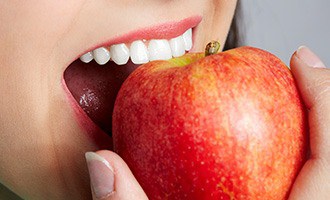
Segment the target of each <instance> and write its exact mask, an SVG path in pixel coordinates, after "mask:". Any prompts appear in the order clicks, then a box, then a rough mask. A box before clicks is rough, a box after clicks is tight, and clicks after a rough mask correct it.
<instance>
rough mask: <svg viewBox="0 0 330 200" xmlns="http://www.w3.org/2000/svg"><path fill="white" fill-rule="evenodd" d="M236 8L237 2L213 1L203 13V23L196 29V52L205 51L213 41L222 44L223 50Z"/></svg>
mask: <svg viewBox="0 0 330 200" xmlns="http://www.w3.org/2000/svg"><path fill="white" fill-rule="evenodd" d="M235 8H236V1H234V0H233V1H223V0H221V1H219V0H218V1H211V2H210V3H209V4H208V5H207V6H206V9H205V11H204V13H203V21H202V23H201V24H200V25H199V26H198V27H197V28H196V35H195V47H194V51H198V52H201V51H204V48H205V46H206V44H207V43H209V42H210V41H211V40H217V41H219V42H220V45H221V47H220V48H221V49H222V48H223V46H224V45H225V41H226V37H227V34H228V31H229V28H230V24H231V21H232V18H233V15H234V11H235Z"/></svg>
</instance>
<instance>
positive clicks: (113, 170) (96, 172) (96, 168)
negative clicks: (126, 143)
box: [85, 150, 148, 200]
mask: <svg viewBox="0 0 330 200" xmlns="http://www.w3.org/2000/svg"><path fill="white" fill-rule="evenodd" d="M85 157H86V161H87V166H88V171H89V176H90V182H91V189H92V195H93V200H119V199H120V200H131V199H138V200H144V199H148V198H147V196H146V194H145V193H144V191H143V189H142V188H141V186H140V185H139V183H138V182H137V180H136V179H135V178H134V176H133V174H132V172H131V171H130V169H129V168H128V166H127V165H126V163H125V162H124V161H123V159H121V158H120V157H119V156H118V155H117V154H115V153H114V152H111V151H107V150H102V151H98V152H96V153H94V152H87V153H86V154H85Z"/></svg>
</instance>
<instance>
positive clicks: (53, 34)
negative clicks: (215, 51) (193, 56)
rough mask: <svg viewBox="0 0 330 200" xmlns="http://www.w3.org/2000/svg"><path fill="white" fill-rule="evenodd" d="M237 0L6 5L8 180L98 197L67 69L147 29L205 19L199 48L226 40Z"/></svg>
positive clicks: (1, 79) (2, 167) (91, 145)
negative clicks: (100, 46) (118, 38)
mask: <svg viewBox="0 0 330 200" xmlns="http://www.w3.org/2000/svg"><path fill="white" fill-rule="evenodd" d="M235 5H236V0H231V1H227V0H205V1H200V0H178V1H174V0H172V1H171V0H143V1H136V0H98V1H83V0H65V1H54V0H38V1H36V0H28V1H18V0H11V1H8V2H6V3H4V4H1V5H0V19H2V20H1V23H0V44H1V48H0V63H1V64H0V65H1V67H0V91H1V94H2V98H1V100H0V113H1V114H0V151H1V154H0V182H1V183H2V184H3V185H5V186H6V187H8V188H9V189H11V190H13V191H14V192H15V193H17V194H18V195H19V196H21V197H22V198H27V199H90V197H91V195H90V186H89V179H88V173H87V167H86V163H85V158H84V153H85V152H86V151H96V150H99V149H100V148H101V147H100V146H99V145H98V144H97V142H95V141H94V140H92V139H91V137H88V136H87V135H86V134H85V133H84V132H86V131H85V130H84V129H83V128H82V127H81V126H80V125H79V123H78V121H77V118H76V116H75V113H74V111H73V108H72V106H71V105H70V103H69V101H68V98H67V94H66V93H65V91H64V89H63V85H62V77H63V72H64V70H65V69H66V68H67V67H68V65H69V64H70V63H71V62H73V61H74V59H76V58H77V56H79V55H81V54H82V53H84V51H86V50H88V48H92V47H93V46H95V45H96V44H99V43H102V42H105V41H106V40H108V39H111V38H113V37H115V36H118V35H123V34H125V33H128V32H130V31H132V30H136V29H138V28H141V27H148V26H152V25H154V24H159V23H165V22H171V21H179V20H182V19H185V18H187V17H190V16H194V15H199V16H202V18H203V19H202V21H201V23H200V24H199V25H198V27H197V28H196V30H195V33H196V34H195V36H196V38H195V43H194V49H193V51H203V50H204V46H205V44H207V43H208V42H209V41H210V40H214V39H216V40H219V41H220V42H221V44H224V43H225V39H226V36H227V33H228V29H229V26H230V23H231V20H232V16H233V13H234V10H235Z"/></svg>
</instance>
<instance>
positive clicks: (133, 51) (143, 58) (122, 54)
mask: <svg viewBox="0 0 330 200" xmlns="http://www.w3.org/2000/svg"><path fill="white" fill-rule="evenodd" d="M148 43H149V44H148V46H146V44H145V43H144V42H143V41H142V40H136V41H134V42H132V43H131V44H130V47H129V48H128V47H127V45H126V44H124V43H122V44H115V45H112V46H110V48H105V47H100V48H97V49H95V50H93V51H91V52H87V53H86V54H84V55H82V56H81V57H80V60H81V61H82V62H84V63H89V62H90V61H92V60H93V59H95V61H96V62H97V63H98V64H99V65H104V64H106V63H107V62H108V61H109V60H110V59H111V60H113V61H114V62H115V63H116V64H117V65H124V64H126V63H127V62H128V60H129V58H131V61H132V62H133V63H134V64H143V63H147V62H149V61H153V60H167V59H170V58H172V56H173V57H179V56H182V55H183V54H185V51H189V50H190V49H191V48H192V29H188V30H187V31H186V32H185V33H184V34H182V35H180V36H178V37H176V38H173V39H170V40H166V39H152V40H150V41H149V42H148Z"/></svg>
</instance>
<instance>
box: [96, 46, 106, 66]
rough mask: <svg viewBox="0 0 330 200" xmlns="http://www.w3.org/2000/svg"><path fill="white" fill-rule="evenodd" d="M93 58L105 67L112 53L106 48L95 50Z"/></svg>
mask: <svg viewBox="0 0 330 200" xmlns="http://www.w3.org/2000/svg"><path fill="white" fill-rule="evenodd" d="M93 56H94V59H95V61H96V62H97V63H98V64H99V65H104V64H106V63H107V62H108V61H109V60H110V52H109V51H108V49H106V48H104V47H101V48H98V49H95V50H94V51H93Z"/></svg>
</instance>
